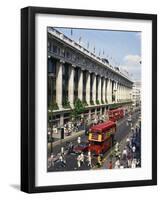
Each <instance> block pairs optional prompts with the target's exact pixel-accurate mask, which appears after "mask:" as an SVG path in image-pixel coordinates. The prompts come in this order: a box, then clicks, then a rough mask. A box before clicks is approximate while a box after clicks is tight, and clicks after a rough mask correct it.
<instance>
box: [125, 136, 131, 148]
mask: <svg viewBox="0 0 161 200" xmlns="http://www.w3.org/2000/svg"><path fill="white" fill-rule="evenodd" d="M129 144H130V139H129V138H128V137H127V138H126V145H127V146H129Z"/></svg>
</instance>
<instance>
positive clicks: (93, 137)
mask: <svg viewBox="0 0 161 200" xmlns="http://www.w3.org/2000/svg"><path fill="white" fill-rule="evenodd" d="M115 132H116V123H115V122H113V121H107V122H104V123H101V124H98V125H95V126H92V127H91V128H90V130H89V136H88V141H89V148H88V150H89V151H91V152H92V153H94V154H96V155H99V154H103V153H105V152H106V151H107V150H108V149H109V148H110V147H111V146H112V145H113V141H114V134H115Z"/></svg>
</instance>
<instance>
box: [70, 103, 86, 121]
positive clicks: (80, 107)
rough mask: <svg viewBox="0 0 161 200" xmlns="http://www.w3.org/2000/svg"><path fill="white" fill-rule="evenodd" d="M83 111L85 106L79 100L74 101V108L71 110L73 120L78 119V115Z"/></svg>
mask: <svg viewBox="0 0 161 200" xmlns="http://www.w3.org/2000/svg"><path fill="white" fill-rule="evenodd" d="M84 111H85V105H84V103H83V102H82V101H81V100H80V99H76V101H75V102H74V108H73V109H72V112H71V117H72V118H73V119H74V121H75V120H77V119H78V117H79V115H80V114H82V113H84Z"/></svg>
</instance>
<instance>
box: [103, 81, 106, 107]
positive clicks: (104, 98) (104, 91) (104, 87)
mask: <svg viewBox="0 0 161 200" xmlns="http://www.w3.org/2000/svg"><path fill="white" fill-rule="evenodd" d="M105 80H106V79H105V78H103V79H102V81H103V89H102V92H103V95H102V98H103V101H104V104H105V103H106V95H105V94H106V81H105Z"/></svg>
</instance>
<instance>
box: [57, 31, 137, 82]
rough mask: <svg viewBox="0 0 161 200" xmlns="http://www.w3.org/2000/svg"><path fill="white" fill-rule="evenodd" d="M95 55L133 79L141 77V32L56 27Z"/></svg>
mask: <svg viewBox="0 0 161 200" xmlns="http://www.w3.org/2000/svg"><path fill="white" fill-rule="evenodd" d="M56 29H57V30H58V31H60V32H62V33H63V34H64V35H66V36H67V37H69V38H71V39H72V40H74V41H76V42H78V43H79V44H80V45H82V46H83V47H85V48H87V49H88V50H89V51H92V52H94V51H95V54H96V55H97V56H100V57H102V58H107V59H108V60H109V62H110V63H111V64H112V65H113V66H114V67H119V69H120V70H121V71H122V72H124V73H125V74H126V75H128V76H129V77H130V78H131V79H132V80H133V81H140V79H141V63H140V62H141V32H131V31H112V30H93V29H74V28H72V29H71V28H56Z"/></svg>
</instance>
